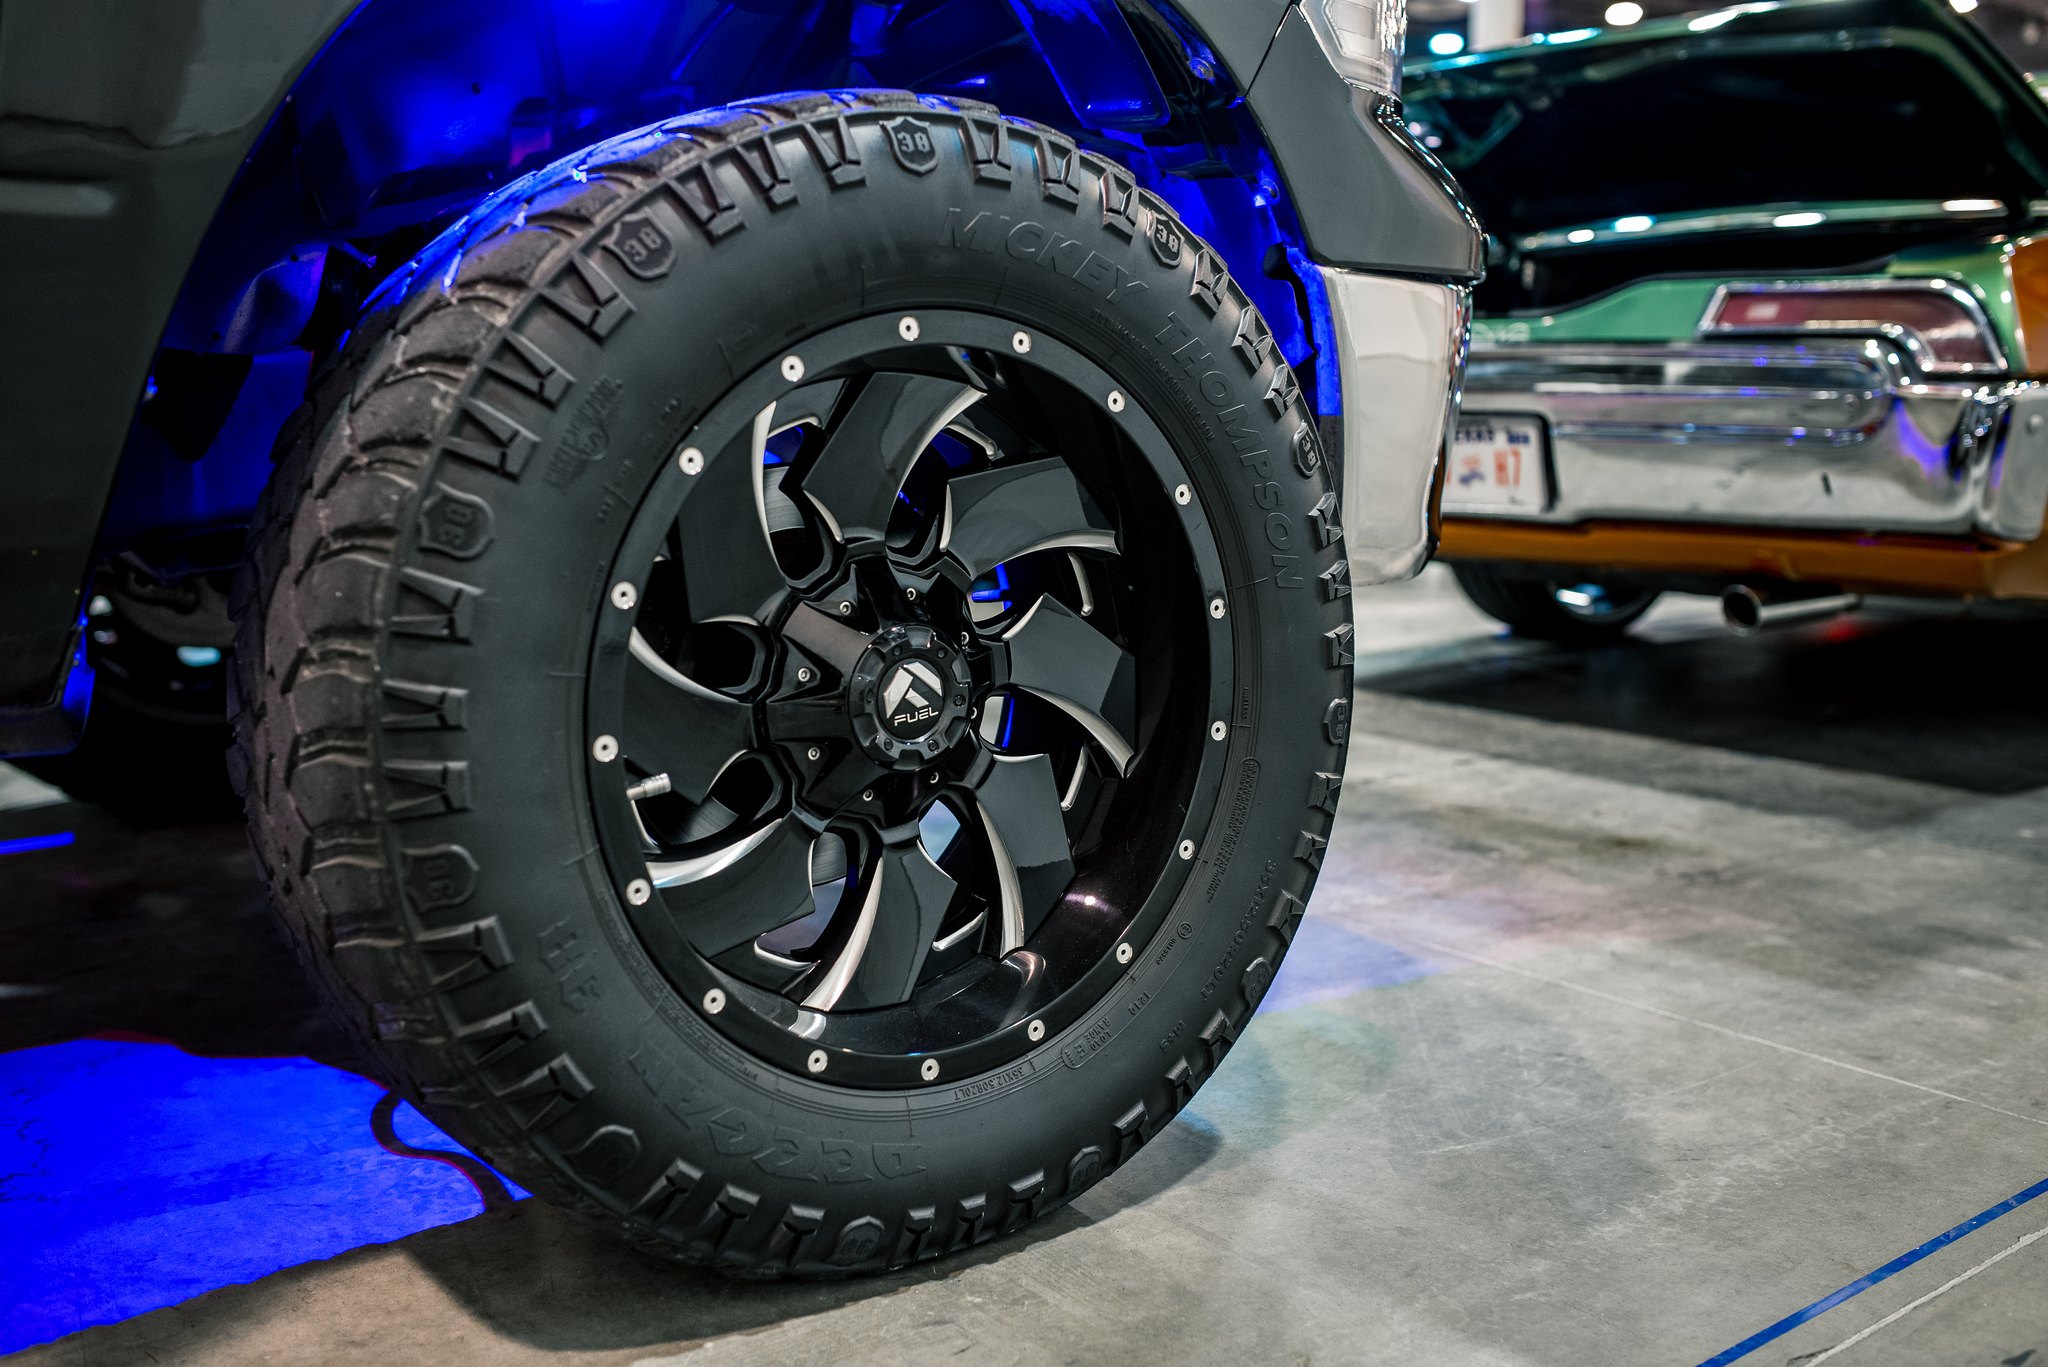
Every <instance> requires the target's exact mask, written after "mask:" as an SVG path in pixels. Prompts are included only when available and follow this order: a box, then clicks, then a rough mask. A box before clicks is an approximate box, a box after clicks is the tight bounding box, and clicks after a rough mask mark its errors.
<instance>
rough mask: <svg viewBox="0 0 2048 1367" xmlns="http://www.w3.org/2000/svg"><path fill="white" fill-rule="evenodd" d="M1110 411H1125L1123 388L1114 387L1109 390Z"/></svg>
mask: <svg viewBox="0 0 2048 1367" xmlns="http://www.w3.org/2000/svg"><path fill="white" fill-rule="evenodd" d="M1109 411H1110V412H1112V413H1121V412H1123V411H1124V396H1123V391H1122V390H1118V389H1112V390H1110V391H1109Z"/></svg>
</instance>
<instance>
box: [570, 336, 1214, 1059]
mask: <svg viewBox="0 0 2048 1367" xmlns="http://www.w3.org/2000/svg"><path fill="white" fill-rule="evenodd" d="M769 369H770V370H771V371H772V374H769V375H764V376H761V377H757V384H756V385H755V386H744V387H743V388H742V392H741V393H740V394H738V395H735V396H734V397H733V398H731V399H729V400H727V401H726V402H725V403H723V404H721V405H720V406H719V408H717V409H715V410H713V412H712V413H711V414H710V415H708V417H707V419H706V420H705V422H704V423H703V424H702V425H701V426H700V427H699V428H698V429H697V430H696V431H695V432H693V433H692V434H691V435H690V437H689V438H688V439H687V442H686V444H685V445H684V446H682V447H681V448H680V449H679V450H678V451H677V453H676V455H675V458H674V460H673V461H672V462H671V465H672V467H673V468H672V470H671V471H670V472H669V473H667V474H666V475H665V476H664V478H663V480H662V481H661V482H660V483H659V484H657V486H656V488H655V491H654V492H653V494H652V496H651V497H650V498H649V499H648V501H647V503H646V504H645V505H643V507H642V508H641V509H640V512H639V514H638V516H637V517H636V519H635V521H634V523H633V525H632V527H631V528H630V530H629V531H628V532H627V534H626V536H625V540H624V548H623V550H622V553H621V556H620V559H619V562H618V569H619V573H618V575H617V577H616V580H615V583H614V586H613V588H612V591H611V593H612V596H611V602H612V606H613V608H614V609H615V610H614V611H612V612H610V613H608V614H606V615H605V616H604V617H602V618H601V619H600V621H599V626H598V631H597V639H596V646H595V651H594V655H593V660H592V668H591V691H590V696H591V713H590V731H591V734H592V735H593V736H594V737H596V739H595V740H594V741H593V743H592V748H591V756H590V788H591V792H592V795H593V801H594V804H595V807H596V819H597V823H598V828H599V830H600V831H601V833H602V838H603V840H604V844H605V853H606V857H607V860H608V861H609V863H610V866H611V867H612V869H613V871H614V875H615V877H616V878H617V881H618V885H619V887H620V888H621V890H622V891H623V892H624V894H625V899H626V902H627V904H628V906H629V907H630V908H631V913H630V914H631V916H632V919H633V922H634V925H635V927H636V929H637V930H638V931H639V934H640V936H641V939H642V941H643V943H644V944H645V945H646V946H647V948H648V950H649V952H650V953H651V954H652V955H653V957H654V958H655V960H656V961H657V962H658V963H659V964H660V965H661V967H662V970H663V972H664V973H665V975H666V976H667V977H668V979H669V981H670V982H671V983H672V984H674V986H675V987H676V989H677V990H678V991H679V992H680V993H681V994H682V995H683V996H684V998H685V999H686V1000H689V1001H694V1002H698V1003H700V1004H707V1006H715V1009H709V1010H708V1014H709V1016H710V1019H711V1020H712V1021H713V1023H714V1024H715V1025H717V1026H718V1028H720V1029H721V1030H722V1031H724V1032H725V1033H727V1034H728V1035H729V1036H731V1037H732V1038H733V1039H734V1040H735V1041H737V1042H739V1043H741V1044H743V1045H744V1046H745V1047H747V1048H748V1049H750V1050H751V1051H752V1052H754V1053H756V1054H759V1055H761V1056H764V1057H766V1058H768V1059H770V1060H772V1061H774V1062H776V1063H778V1064H780V1065H781V1066H783V1067H785V1068H789V1069H792V1070H798V1071H803V1072H807V1073H813V1074H815V1073H825V1072H827V1071H828V1070H829V1075H830V1076H831V1077H832V1078H834V1079H835V1080H839V1081H843V1082H846V1083H850V1084H854V1085H861V1086H873V1087H888V1086H916V1085H920V1084H923V1083H929V1082H931V1081H933V1080H935V1079H937V1078H940V1077H952V1076H956V1075H959V1074H961V1073H963V1072H972V1071H976V1070H981V1069H987V1068H992V1067H998V1066H1000V1065H1001V1064H1002V1063H1004V1062H1005V1061H1007V1060H1008V1059H1009V1058H1011V1057H1013V1056H1015V1055H1017V1054H1018V1053H1021V1052H1022V1051H1024V1050H1025V1049H1027V1048H1029V1047H1030V1046H1031V1045H1032V1044H1034V1043H1036V1042H1037V1041H1038V1040H1040V1039H1042V1038H1043V1037H1044V1035H1045V1034H1046V1033H1047V1032H1048V1031H1057V1030H1058V1029H1060V1028H1062V1027H1063V1026H1065V1025H1067V1024H1069V1023H1071V1021H1072V1019H1073V1018H1074V1017H1075V1016H1076V1015H1078V1014H1079V1013H1080V1012H1082V1011H1085V1010H1086V1009H1088V1008H1089V1007H1090V1006H1092V1005H1094V1003H1095V1001H1096V1000H1098V999H1099V997H1100V995H1101V993H1102V991H1104V990H1106V988H1107V986H1108V984H1109V982H1110V981H1112V980H1113V978H1114V976H1115V971H1116V969H1117V963H1116V959H1115V952H1116V949H1117V946H1118V945H1119V944H1122V943H1124V942H1125V941H1126V937H1127V936H1128V935H1129V934H1131V933H1132V932H1133V927H1134V925H1140V924H1141V923H1143V922H1145V921H1147V920H1148V919H1149V920H1151V921H1154V922H1156V920H1157V919H1158V915H1162V914H1163V908H1164V906H1165V905H1166V904H1167V903H1169V902H1170V901H1171V900H1172V898H1173V896H1174V895H1175V893H1177V891H1178V889H1179V885H1180V883H1181V882H1182V881H1183V880H1184V879H1185V876H1186V872H1187V862H1186V861H1185V860H1183V859H1181V858H1180V857H1179V854H1178V849H1179V846H1180V845H1181V843H1182V842H1183V841H1184V840H1186V839H1187V838H1188V836H1189V835H1190V834H1191V833H1195V832H1198V831H1199V830H1200V829H1201V827H1202V826H1203V825H1204V824H1205V822H1206V818H1207V816H1208V814H1209V811H1210V810H1211V809H1212V808H1213V805H1214V801H1215V788H1216V781H1215V773H1214V772H1213V770H1214V766H1213V765H1211V766H1208V767H1209V768H1210V770H1211V772H1209V773H1208V774H1207V775H1206V782H1204V781H1202V780H1203V779H1204V777H1205V776H1204V775H1203V774H1202V769H1203V767H1204V766H1203V765H1202V764H1201V763H1200V759H1201V757H1202V756H1203V753H1204V751H1205V750H1206V749H1207V748H1208V747H1209V745H1210V741H1211V737H1210V736H1209V735H1208V732H1209V730H1210V721H1209V719H1210V718H1211V717H1212V716H1216V715H1221V713H1222V712H1223V711H1225V710H1227V704H1228V698H1229V662H1228V656H1227V633H1226V631H1225V629H1224V627H1223V624H1222V623H1221V621H1220V620H1219V619H1215V618H1212V617H1210V616H1209V615H1208V613H1207V611H1206V603H1207V601H1208V597H1209V595H1208V594H1207V593H1206V592H1205V591H1204V586H1205V585H1207V584H1214V583H1218V582H1221V581H1220V578H1219V574H1220V569H1219V565H1218V559H1217V553H1216V550H1215V547H1214V544H1213V540H1212V539H1211V538H1210V537H1209V535H1208V533H1207V529H1206V527H1205V526H1204V525H1203V524H1202V521H1201V519H1200V517H1199V515H1198V513H1197V510H1195V509H1193V508H1192V507H1191V506H1190V504H1191V503H1192V499H1191V496H1190V495H1189V493H1188V490H1189V485H1188V483H1187V480H1188V476H1187V474H1186V472H1185V470H1184V469H1183V468H1182V467H1181V465H1180V463H1179V461H1178V459H1177V458H1176V457H1175V456H1174V454H1173V451H1172V449H1171V447H1170V446H1169V445H1168V444H1167V443H1166V442H1165V440H1164V439H1163V436H1162V434H1160V433H1159V432H1158V431H1157V429H1156V428H1153V427H1152V426H1151V424H1149V423H1146V422H1136V421H1132V420H1131V417H1132V416H1134V415H1127V416H1119V415H1120V414H1122V412H1123V409H1124V404H1123V400H1122V396H1121V395H1119V394H1117V393H1116V392H1115V382H1114V381H1113V380H1112V379H1110V377H1109V376H1108V375H1106V374H1105V373H1103V372H1102V371H1101V370H1100V369H1099V368H1097V367H1095V366H1093V365H1091V364H1089V363H1088V362H1086V361H1084V360H1083V359H1082V358H1081V357H1080V356H1079V355H1078V354H1076V353H1074V352H1073V351H1072V350H1071V349H1069V348H1067V347H1065V346H1063V345H1062V344H1060V343H1058V342H1057V341H1054V340H1053V339H1051V338H1047V337H1034V336H1033V335H1032V334H1031V333H1030V332H1029V331H1027V330H1025V329H1023V328H1020V327H1018V326H1017V325H1016V323H1015V322H1014V320H1006V319H1002V318H997V317H989V316H972V315H963V314H956V313H934V312H930V311H923V312H920V313H917V314H902V315H895V314H891V315H887V316H882V317H877V318H873V319H868V320H863V321H862V322H859V323H855V324H851V325H848V326H845V327H842V328H840V329H836V330H834V331H832V332H828V333H825V334H822V335H820V336H817V337H814V338H810V339H807V340H806V341H805V342H804V343H803V344H802V345H801V346H800V347H799V348H798V349H796V350H793V351H791V352H790V353H789V355H788V356H786V357H784V358H781V359H779V360H778V361H776V362H774V363H773V364H772V366H771V367H769ZM762 386H766V387H769V388H770V390H771V392H775V393H776V394H777V396H776V397H775V398H773V399H772V400H771V401H770V402H768V403H766V404H759V403H758V401H757V400H756V399H755V398H754V397H753V395H754V394H755V393H756V392H758V389H759V387H762ZM1176 490H1177V491H1179V493H1180V500H1179V501H1178V502H1177V501H1176V495H1175V491H1176ZM1141 701H1142V704H1143V710H1142V715H1141ZM1197 788H1200V789H1201V790H1202V792H1203V800H1202V802H1199V803H1198V802H1195V801H1194V800H1193V798H1194V792H1195V790H1196V789H1197ZM1169 874H1171V875H1173V876H1172V877H1168V876H1167V875H1169ZM1148 908H1149V909H1151V910H1152V911H1153V912H1154V914H1153V915H1152V916H1151V917H1149V918H1148V917H1147V915H1146V912H1147V910H1148ZM1125 952H1126V954H1128V952H1129V951H1128V950H1126V951H1125Z"/></svg>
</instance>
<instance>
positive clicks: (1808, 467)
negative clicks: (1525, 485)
mask: <svg viewBox="0 0 2048 1367" xmlns="http://www.w3.org/2000/svg"><path fill="white" fill-rule="evenodd" d="M1738 379H1748V380H1749V381H1750V383H1748V384H1741V383H1736V382H1735V381H1737V380H1738ZM1465 412H1466V414H1467V415H1469V416H1471V417H1474V418H1482V417H1487V416H1499V417H1534V418H1538V419H1540V420H1541V421H1542V422H1543V424H1544V427H1545V429H1546V431H1547V433H1548V438H1549V441H1548V446H1549V457H1550V461H1549V472H1550V477H1551V503H1550V506H1549V507H1548V508H1546V509H1542V510H1530V509H1522V510H1517V511H1515V512H1513V513H1508V514H1503V513H1502V512H1501V511H1500V510H1498V509H1489V508H1484V507H1480V506H1476V505H1475V506H1469V507H1460V506H1459V504H1458V502H1457V499H1456V494H1455V490H1453V491H1452V492H1451V493H1449V494H1447V495H1446V498H1445V512H1446V514H1447V515H1451V516H1457V517H1489V518H1495V517H1503V516H1509V517H1513V518H1515V519H1516V520H1518V521H1522V522H1530V521H1535V522H1541V523H1549V524H1563V525H1569V524H1572V523H1577V522H1584V521H1588V520H1592V519H1619V520H1650V521H1662V522H1695V523H1701V522H1711V523H1718V524H1722V525H1733V526H1759V527H1787V528H1809V529H1816V530H1856V531H1870V532H1919V533H1926V534H1930V535H1965V534H1970V533H1980V534H1983V535H1987V536H1995V537H1999V538H2002V539H2006V540H2015V541H2030V540H2032V539H2034V538H2035V537H2037V536H2039V535H2040V534H2041V531H2042V525H2043V521H2044V513H2048V387H2044V386H2043V385H2041V384H2039V383H2036V382H2033V381H2015V380H2004V379H1994V380H1988V381H1987V380H1981V379H1958V380H1934V379H1930V378H1928V377H1927V375H1926V372H1925V370H1924V368H1923V367H1922V366H1921V364H1920V362H1919V358H1918V357H1916V356H1915V355H1914V354H1913V353H1912V352H1911V351H1910V350H1908V349H1906V348H1904V347H1901V346H1897V345H1894V344H1892V343H1890V342H1887V341H1885V340H1882V339H1877V338H1865V339H1861V340H1851V339H1847V338H1835V337H1830V338H1817V339H1815V340H1813V341H1811V342H1808V343H1804V344H1802V343H1796V342H1789V341H1775V340H1774V341H1770V342H1759V343H1756V344H1752V345H1749V346H1744V345H1742V344H1740V343H1739V342H1736V341H1734V340H1733V339H1729V338H1721V339H1718V340H1716V341H1713V342H1709V343H1700V344H1695V345H1683V344H1681V345H1676V346H1653V345H1632V344H1600V343H1594V344H1585V345H1575V344H1568V343H1531V344H1527V345H1517V346H1507V347H1491V348H1487V349H1485V350H1483V351H1480V352H1477V353H1476V354H1475V355H1474V357H1473V360H1472V363H1471V368H1470V373H1469V376H1468V380H1467V394H1466V400H1465Z"/></svg>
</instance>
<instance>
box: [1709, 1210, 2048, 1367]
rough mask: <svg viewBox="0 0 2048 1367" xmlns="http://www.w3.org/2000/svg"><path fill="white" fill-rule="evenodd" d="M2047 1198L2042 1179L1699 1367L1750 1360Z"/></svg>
mask: <svg viewBox="0 0 2048 1367" xmlns="http://www.w3.org/2000/svg"><path fill="white" fill-rule="evenodd" d="M2044 1194H2048V1178H2043V1179H2042V1180H2041V1181H2039V1182H2036V1183H2034V1185H2033V1186H2031V1187H2028V1188H2027V1189H2026V1190H2024V1191H2016V1192H2014V1193H2013V1194H2012V1195H2010V1196H2008V1197H2006V1198H2005V1199H2004V1200H2003V1201H2000V1202H1999V1203H1998V1204H1997V1205H1995V1206H1991V1207H1990V1208H1988V1209H1985V1210H1980V1211H1978V1212H1977V1213H1976V1214H1975V1215H1972V1216H1971V1217H1970V1218H1969V1219H1967V1220H1965V1221H1963V1222H1962V1223H1961V1224H1959V1225H1957V1226H1955V1227H1954V1228H1952V1229H1945V1230H1943V1231H1942V1232H1941V1233H1939V1234H1937V1235H1935V1236H1934V1237H1933V1238H1932V1239H1929V1240H1928V1241H1927V1242H1926V1243H1924V1244H1921V1245H1920V1246H1919V1247H1918V1248H1914V1249H1909V1250H1907V1251H1906V1252H1904V1253H1901V1254H1900V1255H1899V1256H1898V1257H1896V1258H1894V1259H1892V1260H1891V1261H1890V1262H1888V1263H1886V1264H1885V1265H1884V1266H1883V1267H1880V1268H1877V1269H1875V1270H1873V1271H1870V1272H1866V1273H1864V1274H1863V1275H1862V1276H1860V1277H1858V1278H1857V1279H1856V1280H1855V1281H1853V1282H1850V1283H1849V1284H1848V1285H1847V1286H1844V1287H1842V1288H1840V1289H1839V1290H1836V1291H1831V1292H1829V1293H1828V1294H1827V1295H1825V1296H1822V1297H1821V1298H1820V1299H1819V1300H1817V1301H1815V1302H1814V1303H1813V1304H1811V1305H1808V1306H1805V1307H1803V1308H1801V1309H1798V1310H1794V1311H1793V1312H1792V1313H1791V1314H1789V1315H1787V1316H1785V1318H1783V1319H1781V1320H1779V1321H1778V1322H1777V1323H1776V1324H1773V1325H1769V1326H1767V1327H1765V1328H1762V1329H1759V1330H1757V1331H1756V1332H1755V1333H1754V1334H1751V1335H1750V1336H1749V1337H1748V1338H1746V1339H1744V1340H1743V1341H1742V1342H1740V1343H1738V1344H1735V1345H1734V1346H1732V1347H1729V1348H1723V1349H1722V1350H1721V1351H1720V1352H1718V1353H1716V1354H1714V1355H1713V1356H1712V1357H1710V1358H1708V1359H1707V1360H1706V1361H1705V1362H1702V1363H1701V1364H1700V1367H1723V1364H1724V1363H1730V1362H1734V1361H1735V1360H1736V1359H1738V1358H1745V1357H1748V1356H1749V1355H1750V1354H1751V1353H1754V1352H1755V1351H1756V1350H1757V1349H1759V1348H1761V1347H1763V1346H1764V1345H1765V1344H1766V1343H1769V1342H1770V1341H1771V1340H1772V1339H1775V1338H1782V1337H1783V1336H1784V1335H1786V1334H1789V1333H1791V1332H1792V1331H1793V1330H1794V1329H1797V1328H1798V1327H1799V1326H1800V1325H1802V1324H1805V1323H1807V1322H1808V1321H1809V1320H1814V1319H1818V1318H1819V1317H1820V1316H1822V1315H1825V1314H1826V1313H1827V1312H1828V1311H1830V1310H1832V1309H1834V1308H1835V1307H1836V1306H1838V1305H1840V1304H1841V1303H1842V1302H1843V1301H1846V1300H1848V1299H1850V1298H1851V1297H1853V1296H1860V1295H1862V1294H1863V1293H1864V1292H1865V1291H1868V1290H1869V1289H1870V1288H1871V1287H1873V1286H1876V1285H1877V1284H1878V1283H1879V1282H1882V1281H1887V1280H1889V1279H1890V1278H1892V1277H1895V1276H1897V1275H1898V1274H1899V1273H1901V1272H1904V1271H1905V1270H1906V1269H1907V1268H1909V1267H1911V1266H1912V1265H1913V1264H1914V1263H1917V1262H1919V1261H1920V1260H1921V1259H1922V1258H1925V1257H1927V1256H1929V1255H1930V1254H1934V1253H1938V1252H1940V1251H1941V1250H1942V1249H1944V1248H1947V1247H1948V1246H1949V1245H1950V1244H1952V1243H1954V1242H1955V1241H1956V1240H1958V1239H1960V1238H1962V1237H1963V1236H1964V1235H1966V1234H1972V1233H1974V1232H1976V1231H1977V1230H1980V1229H1982V1228H1983V1227H1984V1226H1986V1225H1988V1224H1990V1223H1991V1222H1992V1221H1993V1220H1996V1219H1997V1218H1998V1217H1999V1216H2001V1215H2009V1214H2011V1213H2012V1212H2013V1211H2016V1210H2018V1209H2019V1208H2020V1207H2021V1206H2023V1205H2025V1204H2027V1202H2029V1201H2031V1200H2033V1199H2035V1198H2036V1197H2038V1196H2042V1195H2044Z"/></svg>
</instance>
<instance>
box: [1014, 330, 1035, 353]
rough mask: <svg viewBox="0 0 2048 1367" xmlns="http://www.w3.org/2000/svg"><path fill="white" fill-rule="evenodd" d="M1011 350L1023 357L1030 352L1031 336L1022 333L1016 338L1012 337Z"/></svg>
mask: <svg viewBox="0 0 2048 1367" xmlns="http://www.w3.org/2000/svg"><path fill="white" fill-rule="evenodd" d="M1010 349H1011V350H1013V351H1015V352H1016V353H1017V354H1018V355H1019V356H1023V355H1025V354H1027V353H1028V352H1030V350H1031V334H1030V333H1028V332H1020V333H1017V334H1016V335H1015V336H1013V337H1011V338H1010Z"/></svg>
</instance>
